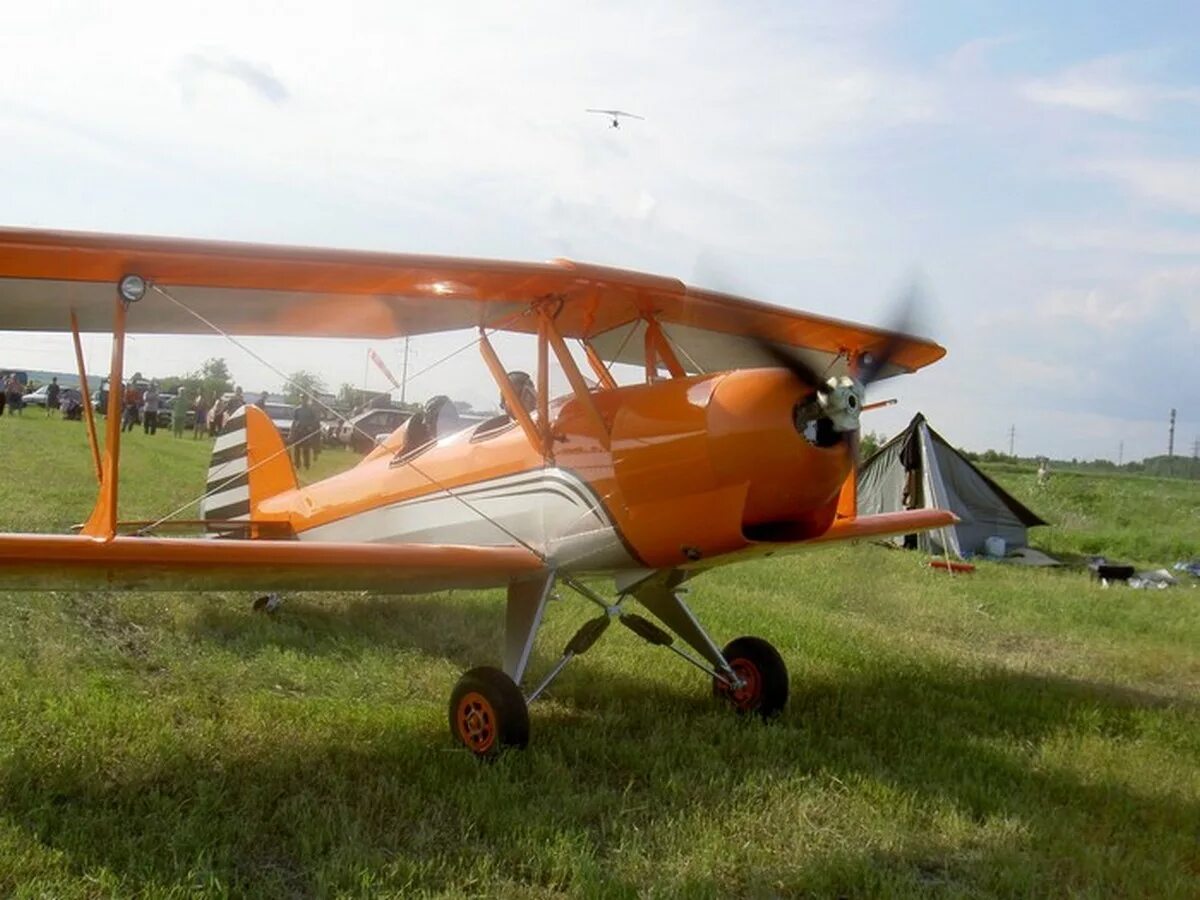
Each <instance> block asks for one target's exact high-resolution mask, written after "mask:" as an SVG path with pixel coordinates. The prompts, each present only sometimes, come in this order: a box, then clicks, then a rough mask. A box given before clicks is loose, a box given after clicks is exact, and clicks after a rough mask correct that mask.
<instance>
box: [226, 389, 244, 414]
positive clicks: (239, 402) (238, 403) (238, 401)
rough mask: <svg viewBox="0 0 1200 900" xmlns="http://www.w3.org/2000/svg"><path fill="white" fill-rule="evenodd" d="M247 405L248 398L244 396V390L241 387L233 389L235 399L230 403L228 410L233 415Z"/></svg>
mask: <svg viewBox="0 0 1200 900" xmlns="http://www.w3.org/2000/svg"><path fill="white" fill-rule="evenodd" d="M245 405H246V398H245V397H243V396H242V389H241V388H240V387H235V388H234V389H233V399H232V400H231V401H230V402H229V405H228V406H227V407H226V409H227V410H228V411H229V412H231V413H235V412H237V411H238V410H239V409H241V408H242V407H243V406H245Z"/></svg>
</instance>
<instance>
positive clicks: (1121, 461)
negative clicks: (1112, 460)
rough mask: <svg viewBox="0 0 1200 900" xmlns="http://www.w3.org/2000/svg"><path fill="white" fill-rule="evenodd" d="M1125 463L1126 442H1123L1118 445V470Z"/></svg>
mask: <svg viewBox="0 0 1200 900" xmlns="http://www.w3.org/2000/svg"><path fill="white" fill-rule="evenodd" d="M1124 463H1125V442H1124V441H1121V443H1119V444H1118V445H1117V468H1118V469H1119V468H1121V466H1122V465H1124Z"/></svg>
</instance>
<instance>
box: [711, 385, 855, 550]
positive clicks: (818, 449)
mask: <svg viewBox="0 0 1200 900" xmlns="http://www.w3.org/2000/svg"><path fill="white" fill-rule="evenodd" d="M808 393H809V392H808V391H806V389H805V388H804V387H803V386H802V385H799V384H798V383H797V382H796V379H795V378H794V377H793V376H792V375H791V374H790V373H788V372H785V371H784V370H782V369H746V370H741V371H736V372H731V373H729V375H728V376H726V377H725V378H724V379H722V380H721V382H720V384H718V385H717V387H716V390H715V391H714V392H713V396H712V399H711V401H710V403H709V406H708V432H709V442H710V443H709V446H710V455H711V459H712V465H713V470H714V473H715V475H716V477H717V479H718V481H719V482H720V483H721V484H723V485H732V484H743V483H744V484H746V485H747V486H748V490H747V497H746V507H745V512H744V515H743V527H747V528H749V527H752V526H755V525H762V524H766V523H772V522H800V521H807V520H809V519H810V518H811V516H812V513H813V511H814V510H817V509H823V508H825V507H826V506H828V505H829V504H830V503H831V502H835V501H836V499H837V494H838V491H839V489H840V488H841V485H842V483H843V482H844V481H845V480H846V475H847V474H848V473H849V471H850V467H851V465H852V462H851V457H850V450H849V441H848V440H846V439H845V438H844V437H842V436H838V435H836V434H835V437H834V439H833V441H832V445H830V446H817V444H818V443H822V444H829V443H830V441H829V440H820V441H816V442H814V441H812V440H810V439H809V438H806V437H805V436H804V434H802V433H801V432H800V431H799V430H798V429H797V421H796V412H797V406H798V405H799V404H800V403H801V402H802V401H803V400H804V399H805V397H806V395H807V394H808Z"/></svg>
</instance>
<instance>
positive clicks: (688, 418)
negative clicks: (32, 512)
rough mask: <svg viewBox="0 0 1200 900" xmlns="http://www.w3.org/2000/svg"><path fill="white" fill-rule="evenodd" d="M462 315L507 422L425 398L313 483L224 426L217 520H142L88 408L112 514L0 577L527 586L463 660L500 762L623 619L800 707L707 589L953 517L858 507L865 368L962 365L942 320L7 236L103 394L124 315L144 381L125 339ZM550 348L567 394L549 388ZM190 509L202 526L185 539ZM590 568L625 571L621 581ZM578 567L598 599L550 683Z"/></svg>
mask: <svg viewBox="0 0 1200 900" xmlns="http://www.w3.org/2000/svg"><path fill="white" fill-rule="evenodd" d="M462 328H475V329H477V330H478V339H477V341H476V343H477V345H478V349H479V352H480V353H481V355H482V357H483V360H484V362H485V363H486V365H487V368H488V370H489V372H490V373H491V375H492V377H493V378H494V379H495V382H496V386H497V389H498V390H499V392H500V395H501V396H502V398H503V408H504V411H505V412H504V414H503V415H502V416H500V417H498V418H496V419H493V420H490V421H486V422H482V423H477V424H472V425H470V426H468V427H456V426H455V423H454V421H453V415H452V414H447V411H446V410H444V409H443V410H440V411H439V410H434V409H429V410H427V411H426V415H425V416H423V417H414V418H413V419H411V420H409V421H408V422H406V423H405V424H404V425H403V426H401V428H399V429H397V430H396V431H395V432H393V433H392V434H390V435H388V436H387V437H386V438H384V439H382V440H381V441H380V442H379V443H378V446H376V447H375V449H374V450H373V451H372V452H370V453H369V454H368V455H367V456H366V457H365V458H364V459H363V460H362V461H361V462H360V463H359V464H358V465H356V466H355V467H354V468H352V469H350V470H348V471H345V472H343V473H341V474H338V475H335V476H333V477H331V478H327V479H325V480H323V481H318V482H316V483H314V484H308V485H301V484H300V483H299V482H298V480H297V477H296V473H295V471H294V470H293V468H292V464H291V462H290V461H289V454H288V447H287V446H286V445H285V443H284V441H283V439H282V438H281V437H280V434H279V432H278V431H277V430H276V429H275V427H274V426H273V425H272V423H271V421H270V419H269V418H268V417H267V416H266V415H265V414H264V413H263V412H262V411H261V410H259V409H257V408H255V407H252V406H247V407H245V408H244V409H243V410H241V411H239V412H237V413H236V414H234V415H233V416H232V417H231V419H230V420H229V422H228V423H227V425H226V427H225V430H224V432H223V433H222V434H221V435H220V436H219V437H218V438H217V439H216V441H215V443H214V446H213V455H212V460H211V465H210V468H209V470H208V485H207V489H206V491H205V494H204V496H203V498H199V499H200V502H201V504H202V516H201V518H199V519H196V520H182V521H180V520H178V519H171V518H170V517H164V519H162V520H159V521H156V522H124V521H122V520H121V519H120V518H119V516H118V489H119V478H118V473H119V462H120V442H121V432H120V427H119V425H120V419H121V416H120V392H119V391H111V392H110V393H109V398H108V418H107V423H106V435H105V441H104V443H103V446H102V445H101V442H100V441H99V439H98V437H97V434H96V427H95V423H94V421H93V420H92V418H91V411H90V409H88V410H87V413H88V421H87V427H88V433H89V441H90V445H91V453H92V459H93V464H94V467H95V471H96V477H97V480H98V485H99V487H98V492H97V499H96V502H95V505H94V508H93V509H92V512H91V514H90V515H89V516H88V518H87V521H86V522H85V523H84V524H83V525H82V526H81V529H80V533H79V534H64V535H51V534H0V588H4V589H15V590H21V589H38V588H42V589H56V590H62V589H66V590H69V589H73V588H87V589H92V590H155V589H162V590H167V589H169V590H181V589H196V590H210V589H211V590H218V589H219V590H254V591H261V590H268V591H278V590H286V589H304V590H350V589H354V590H374V591H380V592H386V593H395V594H404V593H418V592H427V591H436V590H442V589H450V588H456V587H491V586H495V587H505V588H507V606H506V613H505V628H504V651H503V665H502V667H500V668H495V667H491V666H482V667H479V668H475V669H472V670H471V671H469V672H467V673H466V674H465V675H463V676H462V678H461V679H460V680H459V682H458V684H457V685H456V687H455V688H454V691H453V693H452V695H451V698H450V706H449V719H450V729H451V732H452V734H453V736H454V737H455V739H456V740H458V741H459V742H461V743H462V744H463V745H464V746H466V747H467V748H468V749H469V750H470V751H471V752H473V753H475V754H477V755H480V756H489V755H492V754H494V753H497V752H499V751H500V750H501V749H502V748H504V747H513V746H516V747H520V746H525V744H526V743H527V741H528V737H529V713H528V705H529V703H531V702H532V701H533V700H535V699H536V698H537V697H538V696H539V695H541V694H542V692H543V691H545V690H546V688H547V687H548V686H549V684H550V683H551V682H552V681H553V680H554V678H555V677H557V675H558V674H559V673H560V672H561V671H562V669H563V667H564V666H565V665H567V664H568V662H569V661H570V660H571V659H572V658H574V657H575V656H578V655H580V654H582V653H584V652H586V651H587V650H588V649H589V648H590V647H591V646H592V645H593V644H594V643H595V642H596V641H597V640H598V639H599V638H600V636H601V635H602V634H603V633H604V632H605V630H606V629H607V628H608V627H609V625H610V624H611V623H613V622H619V623H620V624H621V625H623V626H625V627H627V628H629V629H630V630H631V631H633V632H634V633H636V634H637V635H639V636H640V637H642V638H644V639H646V640H647V641H649V642H650V643H652V644H657V645H662V646H665V647H667V648H669V649H671V650H672V651H674V652H676V653H677V654H679V655H680V656H682V657H683V658H685V659H686V660H688V661H689V662H691V663H692V664H693V665H695V666H696V667H698V668H700V669H701V670H703V671H704V672H705V673H707V675H708V676H709V677H710V678H711V680H712V687H713V691H714V693H715V694H716V695H717V696H719V697H721V698H723V699H724V700H726V701H727V702H729V703H730V704H731V705H732V706H733V707H734V708H735V709H736V710H737V711H739V712H741V713H746V714H757V715H760V716H763V717H770V716H773V715H775V714H777V713H778V712H779V711H780V710H781V709H782V708H783V706H784V704H785V703H786V700H787V694H788V676H787V668H786V665H785V664H784V662H783V659H782V658H781V657H780V655H779V653H778V652H777V651H776V650H775V649H774V648H773V647H772V646H771V645H770V644H769V643H767V642H766V641H764V640H762V639H760V638H755V637H741V638H737V639H736V640H734V641H732V642H730V643H728V644H726V645H724V647H722V646H720V645H719V644H718V643H717V642H716V641H715V640H714V639H713V638H712V637H710V635H709V634H708V632H707V631H706V630H705V629H704V627H703V626H702V625H701V624H700V622H699V621H698V620H697V618H696V617H695V616H694V615H693V613H692V611H691V610H690V609H689V608H688V606H687V604H686V603H685V602H684V599H683V590H682V588H683V585H684V583H685V582H686V581H688V580H689V579H691V578H692V577H694V576H695V575H697V574H699V573H702V572H703V571H705V570H706V569H709V568H712V567H715V566H720V565H725V564H727V563H731V562H735V561H738V560H743V559H748V558H752V557H759V556H771V555H774V554H782V553H788V552H794V551H798V550H805V549H808V548H810V547H813V546H818V545H820V544H824V543H829V542H833V541H839V540H850V539H855V538H865V537H871V536H875V535H887V534H904V533H909V532H916V531H921V530H927V529H932V528H938V527H944V526H946V525H948V524H951V523H952V522H953V521H955V519H954V516H953V515H952V514H951V513H949V512H946V511H943V510H936V509H935V510H915V511H903V512H897V513H889V514H886V515H877V516H858V515H857V514H856V504H855V488H856V482H855V472H856V457H857V444H858V441H857V434H858V424H859V416H860V414H861V413H862V411H863V409H864V408H868V407H866V406H865V405H864V400H865V396H864V391H865V386H866V385H867V384H869V383H870V382H871V381H873V380H875V379H878V378H886V377H890V376H893V375H897V374H901V373H904V372H912V371H915V370H917V369H919V368H921V367H923V366H926V365H928V364H930V363H932V362H935V361H936V360H938V359H939V358H941V357H942V356H943V355H944V353H945V351H944V350H943V349H942V348H941V347H940V346H938V345H937V344H935V343H933V342H932V341H929V340H925V339H922V338H917V337H912V336H910V335H907V334H902V333H897V332H895V331H885V330H880V329H875V328H870V327H866V326H861V325H855V324H851V323H847V322H842V321H838V320H834V319H829V318H824V317H821V316H816V315H812V314H808V313H802V312H796V311H791V310H787V309H782V308H779V307H775V306H769V305H766V304H763V303H758V302H755V301H751V300H746V299H742V298H738V297H733V296H730V295H726V294H720V293H715V292H711V291H705V290H699V289H696V288H692V287H688V286H686V285H684V284H683V283H681V282H679V281H676V280H674V279H670V278H662V277H658V276H653V275H646V274H641V273H636V272H629V271H623V270H618V269H611V268H604V267H600V266H593V265H585V264H581V263H574V262H569V261H566V260H557V261H555V262H552V263H546V264H531V263H516V262H501V261H485V260H468V259H452V258H441V257H429V256H406V255H390V254H382V253H363V252H350V251H342V250H319V249H300V248H293V247H269V246H256V245H247V244H232V243H216V242H202V241H190V240H174V239H162V238H141V237H121V236H109V235H96V234H73V233H55V232H43V231H28V230H12V229H9V230H0V329H5V330H37V331H64V330H68V329H69V330H71V331H72V333H73V335H74V338H75V348H76V356H77V362H78V365H79V372H80V376H81V378H82V379H83V380H84V392H85V395H86V392H87V387H86V375H85V371H86V370H85V367H84V362H83V354H82V350H81V344H80V340H79V335H80V333H81V332H84V331H89V332H94V331H111V333H112V336H113V344H112V360H111V367H110V373H109V382H110V383H111V384H121V383H122V379H123V374H124V373H123V360H124V346H125V338H126V335H127V334H129V333H170V334H183V335H186V334H197V333H212V332H215V333H219V334H224V335H226V336H230V335H274V336H325V337H339V338H375V339H379V338H393V337H400V336H409V335H415V334H421V333H429V332H434V331H442V330H451V329H462ZM497 331H508V332H523V333H526V334H531V335H534V336H536V345H537V357H536V359H537V365H536V370H535V372H534V374H533V376H529V375H525V374H524V373H521V372H511V371H509V370H507V369H506V368H505V367H504V365H503V364H502V363H501V361H500V359H499V357H498V355H497V353H496V350H495V349H494V347H493V345H492V342H491V340H490V338H489V336H490V335H492V334H493V333H495V332H497ZM766 338H769V340H767V339H766ZM230 339H231V340H234V338H230ZM568 341H574V342H578V345H579V347H578V349H579V356H580V357H581V359H582V361H583V362H584V364H586V366H587V367H588V368H589V369H590V370H591V374H592V376H593V380H592V382H591V383H589V380H588V379H587V378H586V377H585V376H584V374H583V371H582V370H581V368H580V364H579V363H578V362H577V361H576V355H575V354H573V353H572V351H571V347H570V346H569V345H568V343H567V342H568ZM551 355H553V357H554V359H556V360H557V362H558V364H559V365H560V366H561V368H562V370H563V372H564V374H565V375H566V378H567V381H568V383H569V384H570V391H569V392H568V393H567V394H566V395H565V396H560V397H551V396H550V388H549V373H550V358H551ZM618 362H620V363H631V364H635V365H637V366H640V367H641V370H642V372H643V374H644V379H643V381H642V382H641V383H638V384H631V385H624V386H622V385H618V384H617V382H616V381H615V380H614V378H613V375H612V373H611V371H610V370H611V368H612V365H613V364H614V363H618ZM172 527H184V528H192V529H193V530H197V531H198V530H203V531H204V532H205V535H206V536H205V537H163V536H161V535H162V534H163V533H164V532H167V531H168V530H169V529H171V528H172ZM213 537H217V538H221V539H216V540H214V539H211V538H213ZM585 576H586V577H587V578H588V580H586V581H585V580H584V578H585ZM591 576H605V577H606V578H611V579H612V583H613V585H614V587H613V591H612V593H611V594H608V595H606V594H604V593H602V592H600V591H599V590H597V589H596V588H595V587H594V585H595V584H596V581H595V580H594V579H593V578H592V577H591ZM556 585H562V586H565V587H569V588H570V589H572V590H573V591H574V592H576V593H578V594H580V595H582V596H583V597H584V598H586V599H587V600H589V601H591V602H593V603H594V604H595V605H596V606H597V607H598V608H599V614H598V615H597V616H596V617H595V618H594V619H591V620H590V621H589V622H587V623H585V624H584V626H583V627H582V628H581V629H580V630H579V631H578V633H576V634H575V636H574V637H573V638H572V639H571V641H570V642H569V643H568V645H567V647H566V648H565V649H564V651H563V653H562V655H561V657H560V658H559V659H558V661H557V662H556V663H555V664H554V665H553V666H552V667H551V668H550V670H549V671H548V672H546V673H545V674H544V675H543V677H542V678H541V679H540V680H539V681H538V682H537V683H536V684H531V683H530V679H527V678H526V676H527V675H528V674H529V673H528V671H527V670H528V665H529V661H530V653H531V650H532V648H533V645H534V639H535V637H536V635H537V632H538V627H539V625H540V623H541V620H542V616H543V613H544V611H545V609H546V603H547V601H548V599H549V598H550V596H551V592H552V590H553V589H554V587H555V586H556ZM630 600H634V601H636V602H637V603H639V604H640V605H641V606H643V607H645V608H646V609H647V610H649V612H650V613H652V614H653V615H654V617H656V618H657V619H658V621H659V623H661V624H656V623H655V622H653V621H651V620H650V619H648V618H645V617H643V616H641V615H638V614H637V613H636V612H634V611H633V610H631V609H630V607H631V606H632V604H631V603H630V602H629V601H630ZM677 639H678V641H681V642H682V643H683V644H684V645H686V649H684V648H681V647H679V646H678V645H677ZM523 686H524V687H523Z"/></svg>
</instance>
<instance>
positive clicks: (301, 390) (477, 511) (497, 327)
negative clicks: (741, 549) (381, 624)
mask: <svg viewBox="0 0 1200 900" xmlns="http://www.w3.org/2000/svg"><path fill="white" fill-rule="evenodd" d="M150 286H151V287H152V288H153V289H154V290H155V291H157V292H158V293H159V294H161V295H162V296H164V297H166V298H167V299H168V300H169V301H171V302H172V303H174V304H175V305H176V306H178V307H179V308H180V309H182V310H183V311H184V312H186V313H188V314H189V315H190V316H192V317H194V318H195V319H196V320H197V321H199V322H201V323H203V324H204V325H206V326H207V327H208V328H210V329H212V330H213V331H214V332H216V333H217V334H218V335H220V336H221V337H223V338H225V339H226V340H227V341H229V342H230V343H231V344H233V345H234V346H235V347H237V348H238V349H239V350H242V351H243V352H244V353H246V354H248V355H249V356H250V357H251V358H252V359H254V360H255V361H257V362H258V363H259V364H261V365H263V366H265V367H266V368H268V369H270V370H271V371H272V372H274V373H275V374H276V375H278V376H279V377H280V378H282V379H283V382H284V384H290V385H291V386H292V387H293V388H295V389H296V391H297V393H300V394H303V395H304V396H305V397H307V398H308V399H309V400H311V401H313V402H314V403H315V404H317V405H318V406H320V407H321V408H322V409H324V410H326V411H327V412H329V413H330V414H332V415H334V416H337V415H338V413H337V411H336V410H334V409H333V408H332V407H330V406H329V405H328V404H327V403H325V402H324V401H323V400H322V399H321V398H320V397H317V396H316V395H315V394H313V393H312V392H311V391H308V390H306V389H305V388H304V386H303V385H298V384H296V383H295V382H293V381H292V380H291V378H289V377H288V376H287V375H286V374H284V373H283V372H282V371H280V370H279V369H277V368H276V367H275V366H273V365H271V363H269V362H268V361H267V360H265V359H263V357H262V356H260V355H259V354H257V353H255V352H254V351H253V350H251V349H250V348H249V347H247V346H246V345H245V344H244V343H242V342H241V341H239V340H238V339H237V338H235V337H234V336H233V335H231V334H229V333H228V332H226V331H225V330H224V329H222V328H221V327H220V326H219V325H217V324H215V323H214V322H212V321H210V320H209V319H207V318H205V317H204V316H203V315H202V314H200V313H198V312H197V311H196V310H194V309H192V308H191V307H190V306H188V305H187V304H186V303H184V302H183V301H182V300H180V299H178V298H177V297H174V296H173V295H172V294H171V293H170V292H169V291H168V290H166V289H165V288H163V287H161V286H159V285H157V284H151V285H150ZM527 312H528V310H524V309H522V310H518V311H517V312H515V313H513V314H512V315H510V316H508V317H506V318H505V319H503V320H501V321H500V322H499V323H498V324H496V325H493V326H492V327H491V328H490V330H486V331H483V332H481V334H480V335H479V336H478V337H476V338H475V339H474V340H473V341H471V342H470V343H468V344H466V345H465V346H463V347H460V348H459V349H457V350H455V351H454V352H453V353H451V354H449V356H446V357H444V358H442V359H441V360H438V361H437V362H435V363H433V364H432V365H429V366H426V367H425V368H424V369H422V370H421V372H418V373H417V374H418V375H419V374H421V373H422V372H427V371H429V369H431V368H433V366H436V365H440V364H441V363H443V362H445V361H446V360H447V359H450V358H452V357H454V356H456V355H458V354H459V353H462V352H463V351H465V350H468V349H470V348H471V347H473V346H475V345H476V344H478V343H479V342H480V341H482V340H483V338H484V337H485V335H486V334H489V333H494V332H495V331H498V330H500V329H502V328H503V327H504V326H505V325H507V324H508V323H509V322H510V321H512V320H514V319H516V318H519V317H521V316H523V315H525V314H526V313H527ZM414 377H415V376H414ZM352 427H354V428H355V430H357V431H358V432H359V433H360V434H362V435H363V436H364V437H366V438H367V439H369V440H370V441H371V442H372V443H374V442H375V438H373V437H372V436H371V435H369V434H367V433H366V432H365V431H363V430H362V429H361V428H359V427H358V426H356V425H354V426H352ZM289 446H291V445H289ZM287 449H288V448H287V447H284V451H285V452H286V450H287ZM270 458H273V457H270ZM270 458H269V459H270ZM267 461H268V460H262V462H259V463H256V464H255V466H254V467H253V468H258V466H261V465H263V464H264V463H266V462H267ZM402 465H406V466H409V467H411V468H412V470H413V471H414V472H416V473H417V475H419V476H420V477H421V478H424V479H425V480H426V481H428V482H429V483H430V484H432V485H433V486H434V487H436V488H437V489H438V490H440V491H443V492H444V493H445V494H447V495H448V496H450V497H453V498H454V499H455V500H457V501H458V502H459V503H461V504H463V506H465V507H466V508H467V509H469V510H470V511H471V512H472V513H474V514H475V515H477V516H479V517H480V518H481V519H483V520H484V521H485V522H488V523H489V524H491V525H492V526H493V527H495V528H496V529H498V530H499V531H500V532H502V533H503V534H504V535H506V536H507V537H509V538H511V539H512V540H514V541H516V542H517V543H518V544H520V545H521V546H522V547H524V548H525V549H526V550H528V551H529V552H530V553H532V554H533V555H534V556H536V557H538V559H540V560H541V561H542V562H546V561H547V560H546V556H545V554H543V553H542V552H541V551H539V550H537V549H536V548H535V547H533V546H532V545H531V544H529V543H528V542H527V541H525V540H524V539H523V538H521V537H520V536H519V535H517V534H515V533H513V531H512V530H510V529H509V528H507V527H505V526H504V525H503V524H501V523H500V522H498V521H496V519H494V518H492V517H491V516H489V515H488V514H487V513H485V512H483V511H482V510H481V509H479V508H478V507H476V506H475V505H474V504H472V503H471V502H470V501H469V500H467V499H466V498H465V497H463V496H461V495H460V494H458V493H457V492H456V491H455V490H453V489H452V488H451V487H449V486H448V485H446V484H444V483H443V482H441V481H439V480H438V479H437V478H434V477H433V476H432V475H430V474H429V473H427V472H425V471H424V470H423V469H421V468H420V467H418V466H417V465H416V463H414V462H413V461H412V460H405V461H404V462H403V463H402ZM250 471H252V469H248V470H247V473H246V474H249V472H250ZM240 474H241V473H239V475H240ZM216 491H217V488H214V489H212V490H209V491H207V492H205V493H204V494H203V495H201V496H200V497H197V498H196V499H194V500H192V501H190V502H189V503H187V504H186V505H184V506H182V507H181V508H180V509H179V510H177V511H175V512H174V513H172V514H170V515H168V516H167V517H165V518H163V519H160V520H159V521H158V522H156V523H155V526H157V525H161V524H162V523H163V522H165V521H167V520H168V519H170V518H172V517H173V516H175V515H178V514H179V513H180V512H182V511H183V510H185V509H188V508H190V507H191V506H193V505H194V504H196V503H199V502H200V501H201V500H203V499H205V497H208V496H209V495H210V494H213V493H216Z"/></svg>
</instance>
